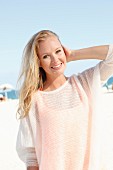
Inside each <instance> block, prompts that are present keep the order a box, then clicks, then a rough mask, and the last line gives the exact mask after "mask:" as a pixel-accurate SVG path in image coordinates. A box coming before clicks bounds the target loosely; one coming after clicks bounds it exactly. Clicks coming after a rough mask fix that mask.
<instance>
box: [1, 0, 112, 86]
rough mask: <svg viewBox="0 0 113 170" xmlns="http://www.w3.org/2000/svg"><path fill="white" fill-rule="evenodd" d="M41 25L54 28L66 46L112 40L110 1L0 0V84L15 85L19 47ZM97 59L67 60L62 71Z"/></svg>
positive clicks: (79, 68)
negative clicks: (69, 61)
mask: <svg viewBox="0 0 113 170" xmlns="http://www.w3.org/2000/svg"><path fill="white" fill-rule="evenodd" d="M42 29H50V30H53V31H54V32H56V33H57V34H58V35H59V37H60V39H61V41H62V43H63V44H64V45H65V46H67V47H68V48H70V49H79V48H85V47H89V46H95V45H102V44H112V43H113V1H112V0H106V1H103V0H100V1H99V0H95V1H91V0H88V1H84V0H82V1H81V0H79V1H76V0H69V1H66V0H62V1H61V0H56V1H55V0H47V1H46V0H40V1H39V0H23V1H22V0H10V1H6V0H0V84H2V83H11V84H12V85H13V86H16V82H17V78H18V74H19V70H20V64H21V57H22V51H23V48H24V46H25V45H26V43H27V41H28V40H29V39H30V38H31V36H32V35H33V34H34V33H36V32H37V31H40V30H42ZM98 62H99V61H97V60H84V61H76V62H71V63H69V64H68V66H67V69H66V72H65V73H66V74H67V75H70V74H73V73H78V72H81V71H83V70H84V69H86V68H89V67H91V66H94V65H95V64H96V63H98Z"/></svg>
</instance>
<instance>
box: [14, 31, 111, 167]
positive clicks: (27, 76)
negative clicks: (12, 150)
mask: <svg viewBox="0 0 113 170" xmlns="http://www.w3.org/2000/svg"><path fill="white" fill-rule="evenodd" d="M81 59H99V60H101V61H100V63H99V64H97V66H95V67H93V68H90V69H88V70H85V71H84V72H82V73H80V74H78V75H72V76H70V77H66V76H65V75H64V70H65V68H66V62H70V61H75V60H81ZM112 74H113V46H112V45H110V46H109V45H104V46H97V47H90V48H85V49H81V50H68V49H66V48H65V47H63V46H62V44H61V42H60V40H59V38H58V36H57V35H56V34H55V33H53V32H52V31H49V30H42V31H40V32H38V33H36V34H35V35H34V36H33V37H32V38H31V40H30V41H29V42H28V44H27V45H26V47H25V50H24V57H23V64H22V72H21V75H20V78H21V79H22V85H21V89H20V97H19V108H18V112H19V113H20V118H21V119H20V127H19V132H18V137H17V147H16V148H17V153H18V155H19V157H20V159H21V160H22V161H24V162H25V163H26V166H27V170H53V169H54V170H102V169H105V170H107V164H108V162H106V158H105V157H103V148H102V146H103V145H102V143H101V141H102V137H103V135H102V128H103V122H104V121H103V118H102V117H103V112H102V110H101V109H102V108H101V101H100V100H99V99H100V98H99V97H100V95H99V91H100V85H101V82H105V81H106V80H107V79H108V78H109V77H110V76H111V75H112ZM111 166H112V165H111Z"/></svg>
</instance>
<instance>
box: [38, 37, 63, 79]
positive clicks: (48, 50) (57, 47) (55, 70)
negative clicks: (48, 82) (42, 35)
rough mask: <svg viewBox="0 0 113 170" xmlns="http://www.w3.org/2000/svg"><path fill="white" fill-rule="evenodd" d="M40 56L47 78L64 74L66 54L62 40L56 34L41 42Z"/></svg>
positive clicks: (41, 65)
mask: <svg viewBox="0 0 113 170" xmlns="http://www.w3.org/2000/svg"><path fill="white" fill-rule="evenodd" d="M38 56H39V60H40V67H42V68H43V69H44V70H45V72H46V76H47V78H48V77H49V76H51V77H57V76H59V75H61V74H64V70H65V68H66V56H65V53H64V50H63V48H62V45H61V43H60V41H59V40H58V39H57V37H55V36H50V37H47V38H46V39H45V40H44V41H41V42H40V43H39V51H38Z"/></svg>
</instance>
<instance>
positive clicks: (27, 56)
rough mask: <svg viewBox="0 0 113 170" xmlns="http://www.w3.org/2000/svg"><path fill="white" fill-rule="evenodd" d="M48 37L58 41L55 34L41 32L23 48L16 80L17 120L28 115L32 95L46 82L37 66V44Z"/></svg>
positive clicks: (44, 74) (43, 74)
mask: <svg viewBox="0 0 113 170" xmlns="http://www.w3.org/2000/svg"><path fill="white" fill-rule="evenodd" d="M49 36H56V37H57V38H58V40H59V37H58V35H57V34H56V33H54V32H52V31H50V30H42V31H40V32H38V33H36V34H34V35H33V36H32V38H31V39H30V40H29V42H28V43H27V45H26V46H25V48H24V51H23V58H22V64H21V72H20V75H19V78H18V84H19V83H20V85H19V86H20V88H19V106H18V110H17V113H18V114H19V118H23V117H25V116H27V115H28V113H29V109H30V106H31V99H32V95H33V94H34V93H35V92H36V91H37V90H38V89H42V88H43V84H44V82H45V81H46V73H45V71H44V70H43V68H42V67H40V66H39V63H40V61H39V57H38V50H39V43H40V42H41V41H44V40H45V39H46V38H47V37H49ZM59 41H60V40H59Z"/></svg>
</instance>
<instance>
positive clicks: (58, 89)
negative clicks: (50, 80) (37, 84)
mask: <svg viewBox="0 0 113 170" xmlns="http://www.w3.org/2000/svg"><path fill="white" fill-rule="evenodd" d="M69 80H70V77H68V78H67V80H66V81H65V83H64V84H63V85H61V86H60V87H58V88H57V89H55V90H51V91H41V90H40V91H39V92H40V93H41V94H53V93H57V92H59V91H60V90H62V89H63V88H64V87H65V86H66V85H67V84H68V82H69Z"/></svg>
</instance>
